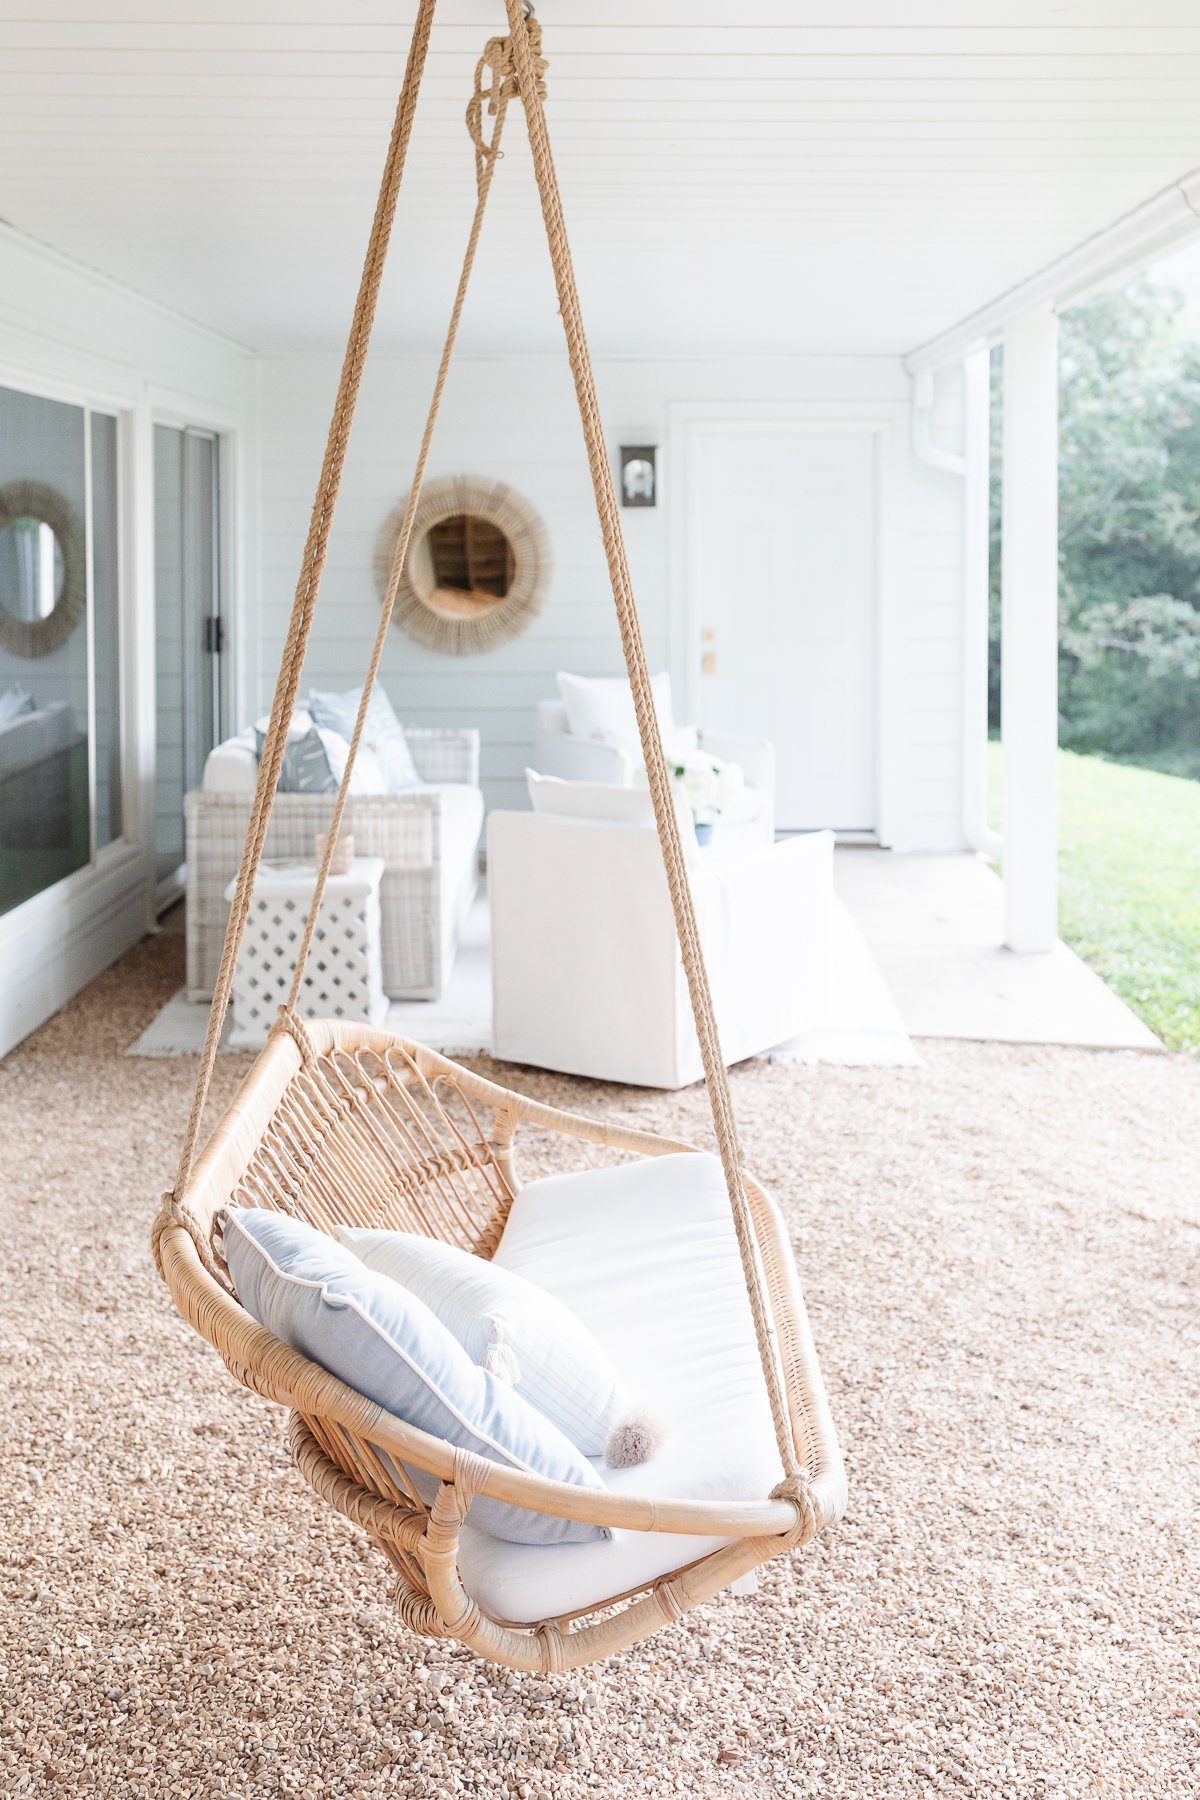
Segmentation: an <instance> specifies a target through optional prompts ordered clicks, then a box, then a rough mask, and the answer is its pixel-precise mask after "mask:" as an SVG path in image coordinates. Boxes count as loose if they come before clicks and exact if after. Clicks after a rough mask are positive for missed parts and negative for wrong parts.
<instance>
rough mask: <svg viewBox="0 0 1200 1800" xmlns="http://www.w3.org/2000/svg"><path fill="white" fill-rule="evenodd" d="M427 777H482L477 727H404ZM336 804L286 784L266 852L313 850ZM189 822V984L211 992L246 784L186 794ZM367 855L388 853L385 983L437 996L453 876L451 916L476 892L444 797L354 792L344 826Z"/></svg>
mask: <svg viewBox="0 0 1200 1800" xmlns="http://www.w3.org/2000/svg"><path fill="white" fill-rule="evenodd" d="M405 735H406V736H407V738H408V740H409V743H410V744H411V746H412V751H413V760H414V761H415V762H416V765H417V768H418V770H419V771H420V773H421V776H422V778H423V779H424V780H425V781H430V782H462V783H464V784H466V785H467V786H470V787H476V786H478V781H479V734H478V732H476V731H467V730H464V731H452V730H428V731H416V730H413V731H409V732H406V734H405ZM332 814H333V796H332V795H328V794H279V795H277V796H276V799H275V805H274V808H273V810H272V813H271V819H270V823H269V825H268V827H267V838H266V846H265V851H264V854H265V856H266V858H267V860H270V859H271V858H272V857H281V858H282V857H291V856H303V857H311V856H312V854H313V842H314V839H315V836H316V833H317V832H318V831H324V830H326V829H327V827H328V825H329V822H330V819H331V817H332ZM184 816H185V820H186V827H187V871H188V872H187V992H188V999H189V1000H197V1001H199V1000H207V999H209V998H210V997H211V995H212V991H213V986H214V983H215V981H216V977H217V971H218V969H219V968H220V964H221V951H222V948H223V946H224V942H225V927H226V924H227V922H228V919H229V905H228V902H227V901H226V899H225V890H226V888H227V887H228V885H229V883H230V881H231V880H232V879H233V877H234V876H235V875H236V874H237V871H238V867H239V865H240V863H241V859H242V851H243V848H244V845H245V839H246V826H247V823H248V821H249V818H250V796H249V795H248V794H220V793H217V794H209V793H205V792H204V790H203V789H198V790H196V791H195V792H193V793H190V794H188V796H187V798H186V800H185V801H184ZM343 828H344V829H345V830H346V831H349V832H350V833H352V834H353V837H354V847H355V850H356V852H357V854H358V855H359V856H381V857H382V858H383V861H384V873H383V885H382V888H381V891H380V907H381V942H382V951H383V987H384V992H385V993H386V994H388V995H389V996H390V997H391V998H392V999H393V1000H436V999H437V998H438V996H439V995H440V994H441V992H442V989H443V987H444V985H445V982H446V980H447V978H448V976H449V972H450V970H449V962H450V959H451V958H452V956H453V949H454V944H453V938H451V940H450V942H449V943H447V942H446V939H445V935H444V929H443V927H444V920H445V918H446V912H447V908H446V906H445V904H444V901H445V895H444V892H443V884H444V882H445V881H446V880H453V881H454V882H455V883H456V885H457V887H458V890H459V891H458V892H457V893H456V894H455V895H454V896H453V918H454V923H455V925H456V926H457V925H460V924H461V923H462V920H463V919H464V918H465V916H466V913H467V911H468V910H469V909H470V905H471V901H472V900H473V899H474V896H475V892H476V888H477V883H478V878H477V874H476V872H475V871H474V869H472V870H471V871H470V872H469V873H468V875H467V878H466V879H465V881H464V879H463V877H462V873H461V871H459V870H455V871H453V872H448V871H447V870H446V869H445V867H444V864H443V860H442V839H441V798H440V796H439V795H438V794H436V793H425V792H423V791H422V790H421V789H414V790H413V791H412V792H411V793H402V794H386V795H378V796H376V795H355V796H354V797H353V798H352V799H350V800H348V801H347V804H346V814H345V820H344V827H343Z"/></svg>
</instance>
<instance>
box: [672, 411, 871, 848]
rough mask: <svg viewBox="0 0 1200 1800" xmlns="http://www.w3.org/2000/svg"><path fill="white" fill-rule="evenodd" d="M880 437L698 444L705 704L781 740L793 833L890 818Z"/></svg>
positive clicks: (704, 718)
mask: <svg viewBox="0 0 1200 1800" xmlns="http://www.w3.org/2000/svg"><path fill="white" fill-rule="evenodd" d="M876 442H877V439H876V437H875V436H874V434H873V433H871V432H870V431H867V430H846V431H840V430H838V431H832V430H802V429H782V430H775V431H771V430H757V431H754V430H742V429H729V430H726V429H719V428H705V427H700V428H699V431H698V434H697V438H696V440H695V459H694V461H693V463H692V468H693V470H694V472H695V485H694V491H693V494H692V496H691V500H692V506H693V509H694V510H693V512H692V519H693V524H694V530H693V535H692V540H691V559H690V570H691V574H690V580H691V586H692V595H691V605H690V606H689V609H688V612H689V630H690V631H691V632H692V633H693V634H694V641H693V643H692V644H691V645H690V646H689V656H690V657H691V659H692V666H693V668H698V669H699V671H700V673H699V677H698V685H697V686H696V688H695V690H694V691H695V694H696V705H695V707H694V712H695V716H696V717H697V718H698V719H699V720H700V722H701V723H702V724H703V725H704V726H705V727H707V728H708V729H709V730H713V731H728V732H737V733H739V734H741V735H742V736H752V737H768V738H770V739H771V740H772V741H773V743H774V745H775V754H776V758H777V788H776V824H777V825H778V827H779V828H780V830H784V831H798V830H806V829H809V828H813V827H819V826H826V825H827V826H832V827H833V828H834V830H836V831H841V832H853V833H859V832H861V833H870V832H872V831H874V829H875V827H876V811H875V485H876V476H875V446H876Z"/></svg>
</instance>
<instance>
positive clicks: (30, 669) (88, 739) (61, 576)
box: [0, 387, 124, 912]
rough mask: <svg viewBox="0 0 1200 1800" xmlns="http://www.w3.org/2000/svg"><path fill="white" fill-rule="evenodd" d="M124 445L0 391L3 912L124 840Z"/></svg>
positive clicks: (111, 427) (42, 403) (96, 417)
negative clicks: (122, 595) (122, 633)
mask: <svg viewBox="0 0 1200 1800" xmlns="http://www.w3.org/2000/svg"><path fill="white" fill-rule="evenodd" d="M120 595H121V567H120V438H119V430H118V420H117V418H116V416H115V415H114V414H112V413H108V412H103V411H98V410H95V409H93V408H91V407H88V406H84V405H72V404H69V403H67V402H64V401H60V400H50V399H46V398H45V397H44V396H41V395H38V394H30V393H24V392H21V391H19V390H17V389H13V388H3V387H0V912H6V911H8V910H9V909H11V908H12V907H14V906H19V905H20V904H21V903H22V902H23V901H26V900H28V899H31V898H32V897H33V896H34V895H35V894H38V893H40V892H42V890H43V889H45V888H47V887H50V886H52V885H53V884H54V883H55V882H57V881H61V880H62V879H63V878H64V877H65V876H67V875H71V874H73V873H74V872H75V871H76V870H77V869H81V868H83V867H85V866H86V865H87V864H88V863H89V862H91V861H93V860H94V859H95V857H96V856H97V855H98V854H99V853H100V852H101V851H103V850H104V848H105V847H106V846H107V845H109V844H111V843H113V842H114V841H115V840H116V839H118V838H120V836H121V835H122V827H123V816H124V796H123V786H124V781H123V764H122V744H123V741H124V730H123V712H122V706H123V701H122V680H121V623H120V611H121V609H120Z"/></svg>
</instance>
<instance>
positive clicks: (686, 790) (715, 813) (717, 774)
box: [667, 750, 745, 825]
mask: <svg viewBox="0 0 1200 1800" xmlns="http://www.w3.org/2000/svg"><path fill="white" fill-rule="evenodd" d="M667 768H668V770H669V772H670V775H671V779H672V781H674V782H675V784H676V786H677V787H678V788H679V789H680V791H681V793H682V794H683V798H684V800H685V801H686V803H687V804H688V806H690V807H691V809H692V814H693V817H694V818H695V820H696V823H697V824H698V825H711V824H712V822H713V820H714V819H718V818H720V816H721V814H722V812H724V810H725V808H726V807H727V806H728V805H729V804H730V802H731V801H732V800H734V799H736V797H737V796H738V794H740V793H741V791H742V787H743V785H744V782H745V777H744V776H743V774H742V771H741V769H740V768H739V767H738V765H737V763H731V762H722V761H721V759H720V757H718V756H709V755H707V754H706V753H705V751H703V750H688V751H686V752H684V754H683V755H681V756H675V757H668V759H667Z"/></svg>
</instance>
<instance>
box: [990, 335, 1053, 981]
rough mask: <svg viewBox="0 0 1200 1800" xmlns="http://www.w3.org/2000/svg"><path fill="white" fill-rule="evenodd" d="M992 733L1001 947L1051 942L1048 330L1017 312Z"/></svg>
mask: <svg viewBox="0 0 1200 1800" xmlns="http://www.w3.org/2000/svg"><path fill="white" fill-rule="evenodd" d="M1002 524H1003V545H1002V562H1001V684H1002V692H1001V735H1002V737H1003V740H1004V941H1005V943H1006V944H1007V945H1008V948H1009V949H1010V950H1018V951H1036V950H1050V949H1052V948H1053V946H1054V943H1055V939H1056V938H1057V935H1058V872H1057V829H1056V824H1057V818H1056V806H1055V776H1056V768H1055V752H1056V750H1057V747H1058V320H1057V318H1056V317H1055V315H1054V313H1053V312H1052V311H1051V310H1050V309H1049V308H1048V307H1046V308H1042V309H1039V310H1038V311H1037V312H1031V313H1026V314H1025V315H1024V316H1023V317H1022V318H1020V319H1016V320H1014V321H1013V323H1012V324H1010V325H1009V326H1008V327H1007V328H1006V329H1005V333H1004V498H1003V519H1002Z"/></svg>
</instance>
